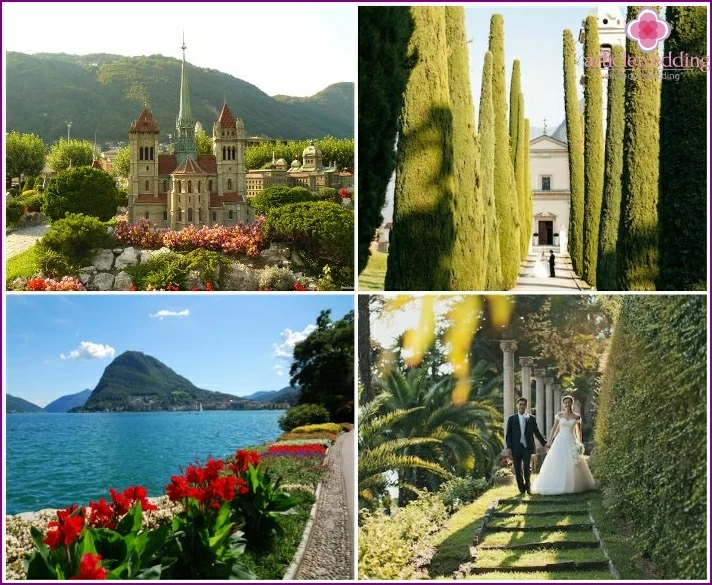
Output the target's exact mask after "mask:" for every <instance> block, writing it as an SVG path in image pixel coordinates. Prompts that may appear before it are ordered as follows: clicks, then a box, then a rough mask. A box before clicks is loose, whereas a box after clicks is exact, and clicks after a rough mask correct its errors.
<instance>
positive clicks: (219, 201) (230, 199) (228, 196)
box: [210, 191, 245, 207]
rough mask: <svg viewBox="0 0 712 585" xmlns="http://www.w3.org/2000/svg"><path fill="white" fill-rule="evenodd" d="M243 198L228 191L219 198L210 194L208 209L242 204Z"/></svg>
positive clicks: (237, 192)
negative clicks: (229, 204) (224, 204)
mask: <svg viewBox="0 0 712 585" xmlns="http://www.w3.org/2000/svg"><path fill="white" fill-rule="evenodd" d="M244 201H245V198H244V197H243V195H242V193H240V192H239V191H228V192H227V193H223V196H222V197H220V195H218V194H217V193H211V194H210V207H222V205H223V203H244Z"/></svg>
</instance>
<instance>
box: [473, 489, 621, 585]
mask: <svg viewBox="0 0 712 585" xmlns="http://www.w3.org/2000/svg"><path fill="white" fill-rule="evenodd" d="M470 553H471V556H472V562H471V563H468V567H467V573H469V574H470V575H472V578H475V579H478V580H480V579H484V580H486V579H487V578H492V579H495V578H496V579H541V578H545V579H557V580H558V579H577V580H586V581H587V580H611V579H612V578H615V577H617V573H616V572H615V568H614V567H613V566H612V563H611V562H610V560H609V558H608V555H607V553H606V551H605V550H604V549H603V548H602V546H601V542H600V540H599V538H598V531H597V530H596V527H595V524H594V522H593V518H592V517H591V515H590V514H589V512H588V498H587V496H586V494H571V495H565V496H524V497H517V498H508V499H502V500H498V501H495V502H494V503H493V505H492V506H491V507H490V509H489V510H488V511H487V514H486V515H485V518H484V521H483V523H482V524H481V525H480V526H479V528H478V530H477V533H476V534H475V538H474V541H473V544H472V546H471V547H470Z"/></svg>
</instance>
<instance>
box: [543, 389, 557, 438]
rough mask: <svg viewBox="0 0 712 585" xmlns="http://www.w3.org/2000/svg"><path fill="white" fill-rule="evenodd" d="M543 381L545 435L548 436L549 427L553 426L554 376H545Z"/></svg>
mask: <svg viewBox="0 0 712 585" xmlns="http://www.w3.org/2000/svg"><path fill="white" fill-rule="evenodd" d="M544 383H545V384H546V433H544V434H545V435H546V437H547V438H548V437H549V434H550V433H551V428H552V427H553V426H554V412H556V411H555V410H554V389H553V388H552V386H553V384H554V378H551V377H550V378H545V379H544Z"/></svg>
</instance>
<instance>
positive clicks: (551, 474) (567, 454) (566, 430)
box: [532, 414, 596, 496]
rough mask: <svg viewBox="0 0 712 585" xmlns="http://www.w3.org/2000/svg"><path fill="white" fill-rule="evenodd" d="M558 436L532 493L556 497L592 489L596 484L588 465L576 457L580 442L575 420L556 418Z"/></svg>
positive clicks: (557, 416) (533, 485)
mask: <svg viewBox="0 0 712 585" xmlns="http://www.w3.org/2000/svg"><path fill="white" fill-rule="evenodd" d="M556 419H557V420H558V421H559V433H558V434H557V435H556V437H555V438H554V442H553V443H552V445H551V448H550V449H549V452H548V453H547V454H546V458H545V459H544V463H543V464H542V466H541V469H540V470H539V475H538V476H537V477H536V479H535V480H534V482H533V483H532V493H533V494H542V495H547V496H554V495H559V494H573V493H578V492H585V491H586V490H590V489H593V487H594V486H595V485H596V482H595V481H594V479H593V476H592V475H591V470H590V469H589V468H588V463H587V462H586V460H585V459H584V458H583V457H581V458H578V459H577V457H576V455H575V451H576V447H575V446H576V445H577V444H578V441H577V439H576V436H575V435H574V427H575V426H576V419H575V418H572V419H570V420H567V419H566V418H564V417H562V416H559V415H558V414H557V415H556Z"/></svg>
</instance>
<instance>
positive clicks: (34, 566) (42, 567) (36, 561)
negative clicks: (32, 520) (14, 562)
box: [23, 527, 57, 580]
mask: <svg viewBox="0 0 712 585" xmlns="http://www.w3.org/2000/svg"><path fill="white" fill-rule="evenodd" d="M33 528H34V527H33ZM23 564H24V567H25V573H27V579H28V580H36V579H37V580H39V579H56V578H57V577H56V575H55V573H54V571H53V570H52V569H51V568H50V566H49V563H48V562H47V557H45V556H42V555H41V554H39V551H35V552H33V553H32V555H31V556H29V557H28V558H26V559H25V561H24V563H23Z"/></svg>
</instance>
